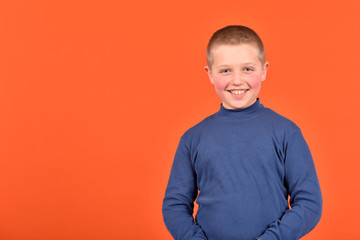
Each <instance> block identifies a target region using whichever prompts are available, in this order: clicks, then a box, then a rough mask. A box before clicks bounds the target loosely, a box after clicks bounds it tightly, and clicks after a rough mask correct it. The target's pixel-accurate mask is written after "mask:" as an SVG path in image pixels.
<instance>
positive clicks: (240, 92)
mask: <svg viewBox="0 0 360 240" xmlns="http://www.w3.org/2000/svg"><path fill="white" fill-rule="evenodd" d="M230 92H231V93H232V94H235V95H240V94H243V93H244V92H246V90H232V91H230Z"/></svg>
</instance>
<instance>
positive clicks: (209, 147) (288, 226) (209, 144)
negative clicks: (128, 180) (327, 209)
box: [163, 99, 322, 240]
mask: <svg viewBox="0 0 360 240" xmlns="http://www.w3.org/2000/svg"><path fill="white" fill-rule="evenodd" d="M198 193H199V194H198ZM288 195H290V196H291V199H290V204H291V209H289V208H288V202H287V197H288ZM196 197H197V200H196V201H197V203H198V204H199V209H198V212H197V215H196V220H194V218H193V216H192V213H193V206H194V205H193V202H194V200H195V199H196ZM321 211H322V197H321V192H320V186H319V182H318V178H317V175H316V171H315V166H314V162H313V160H312V157H311V153H310V150H309V148H308V146H307V144H306V142H305V140H304V138H303V136H302V134H301V131H300V129H299V128H298V127H297V126H296V125H295V124H294V123H293V122H291V121H290V120H288V119H286V118H284V117H282V116H280V115H279V114H277V113H275V112H274V111H272V110H270V109H269V108H265V107H264V106H263V105H262V104H260V101H259V99H258V100H257V102H256V103H254V104H253V105H251V106H250V107H248V108H245V109H241V110H228V109H225V108H224V107H222V106H221V108H220V110H219V111H218V112H217V113H215V114H214V115H211V116H210V117H208V118H206V119H204V120H203V121H201V122H200V123H199V124H197V125H195V126H194V127H192V128H190V129H189V130H188V131H187V132H186V133H185V134H184V135H183V136H182V138H181V140H180V143H179V146H178V149H177V151H176V154H175V159H174V162H173V166H172V169H171V174H170V178H169V183H168V186H167V189H166V194H165V198H164V202H163V216H164V221H165V224H166V226H167V228H168V230H169V231H170V233H171V234H172V236H173V237H174V239H176V240H183V239H184V240H188V239H192V240H195V239H197V240H199V239H208V240H254V239H261V240H295V239H299V238H300V237H302V236H304V235H305V234H306V233H308V232H309V231H311V230H312V229H313V228H314V227H315V225H316V224H317V223H318V221H319V220H320V217H321Z"/></svg>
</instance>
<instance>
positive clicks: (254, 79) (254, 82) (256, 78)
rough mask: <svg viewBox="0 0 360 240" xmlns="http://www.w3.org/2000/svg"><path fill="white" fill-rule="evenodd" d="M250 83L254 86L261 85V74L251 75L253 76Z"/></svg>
mask: <svg viewBox="0 0 360 240" xmlns="http://www.w3.org/2000/svg"><path fill="white" fill-rule="evenodd" d="M248 84H249V85H250V86H251V87H253V88H254V87H258V86H260V84H261V76H259V75H251V76H249V78H248Z"/></svg>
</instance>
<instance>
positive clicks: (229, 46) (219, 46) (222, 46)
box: [211, 43, 259, 53]
mask: <svg viewBox="0 0 360 240" xmlns="http://www.w3.org/2000/svg"><path fill="white" fill-rule="evenodd" d="M242 46H244V47H250V48H253V49H254V50H256V51H257V52H259V48H258V47H257V46H256V44H253V43H239V44H216V45H214V46H213V47H212V48H211V52H212V53H214V52H219V51H227V50H229V49H230V50H231V49H238V48H239V47H242Z"/></svg>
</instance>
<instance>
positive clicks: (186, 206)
mask: <svg viewBox="0 0 360 240" xmlns="http://www.w3.org/2000/svg"><path fill="white" fill-rule="evenodd" d="M197 194H198V189H197V184H196V173H195V170H194V168H193V164H192V161H191V154H190V151H189V147H188V146H187V145H186V141H185V140H184V137H182V138H181V140H180V143H179V146H178V148H177V151H176V154H175V158H174V162H173V165H172V168H171V173H170V178H169V182H168V186H167V189H166V193H165V197H164V201H163V207H162V212H163V217H164V222H165V225H166V227H167V228H168V230H169V232H170V233H171V235H172V236H173V237H174V239H175V240H201V239H202V240H204V239H205V240H206V239H207V238H206V236H205V234H204V232H203V231H202V229H201V227H200V225H199V224H198V223H197V222H196V221H194V217H193V209H194V201H195V199H196V197H197Z"/></svg>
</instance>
